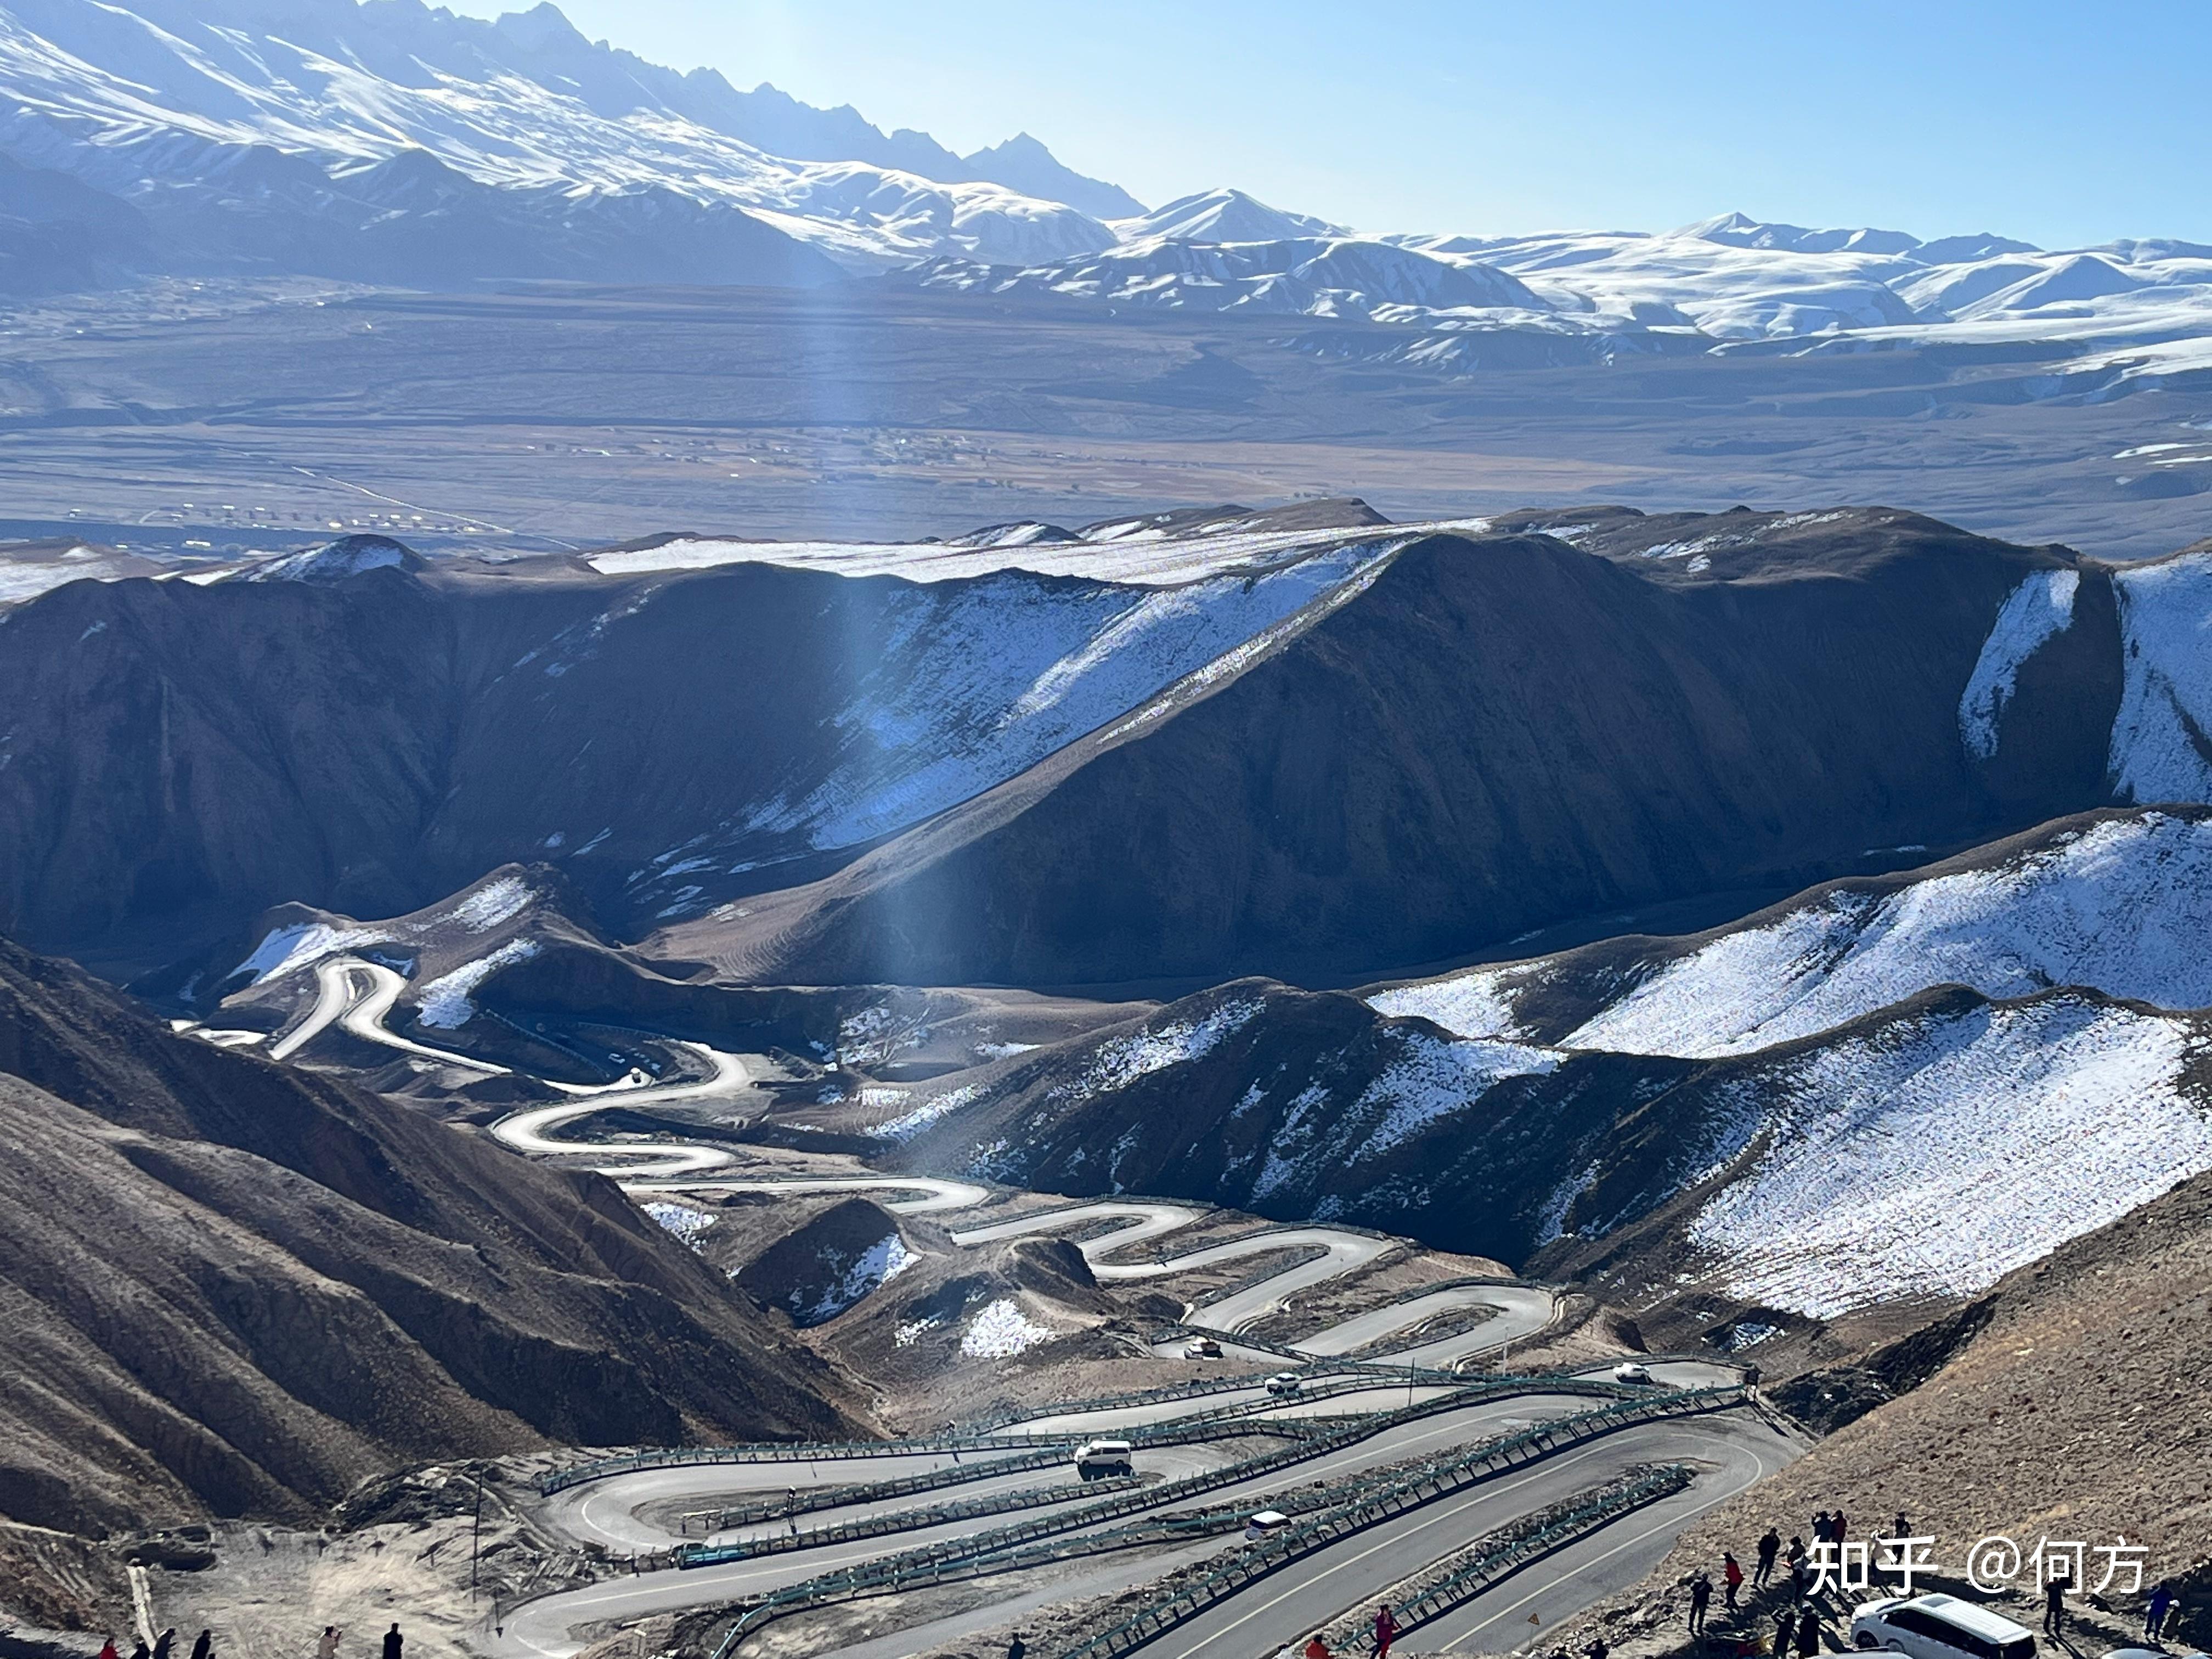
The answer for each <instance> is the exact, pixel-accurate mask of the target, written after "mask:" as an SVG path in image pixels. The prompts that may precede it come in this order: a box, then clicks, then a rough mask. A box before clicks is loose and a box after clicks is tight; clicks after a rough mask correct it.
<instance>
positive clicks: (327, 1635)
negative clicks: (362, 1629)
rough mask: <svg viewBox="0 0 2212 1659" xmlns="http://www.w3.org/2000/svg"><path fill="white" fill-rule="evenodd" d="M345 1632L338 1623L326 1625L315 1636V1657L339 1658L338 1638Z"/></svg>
mask: <svg viewBox="0 0 2212 1659" xmlns="http://www.w3.org/2000/svg"><path fill="white" fill-rule="evenodd" d="M344 1634H345V1632H343V1631H342V1630H340V1629H339V1628H338V1627H337V1626H336V1625H325V1626H323V1633H322V1634H321V1635H320V1636H319V1637H317V1638H315V1659H338V1638H340V1637H341V1636H343V1635H344Z"/></svg>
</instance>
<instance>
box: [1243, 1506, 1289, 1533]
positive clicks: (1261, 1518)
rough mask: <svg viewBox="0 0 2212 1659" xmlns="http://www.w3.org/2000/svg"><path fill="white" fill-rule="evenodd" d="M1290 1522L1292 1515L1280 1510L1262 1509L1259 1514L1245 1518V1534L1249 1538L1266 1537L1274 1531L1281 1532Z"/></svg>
mask: <svg viewBox="0 0 2212 1659" xmlns="http://www.w3.org/2000/svg"><path fill="white" fill-rule="evenodd" d="M1290 1524H1291V1517H1290V1516H1287V1515H1285V1514H1284V1513H1283V1512H1282V1511H1281V1510H1261V1511H1260V1512H1259V1513H1258V1514H1256V1515H1253V1516H1247V1517H1246V1518H1245V1522H1244V1536H1245V1537H1246V1538H1248V1539H1252V1538H1265V1537H1267V1536H1268V1535H1269V1534H1272V1533H1278V1532H1280V1531H1281V1530H1282V1529H1283V1528H1285V1527H1287V1526H1289V1525H1290Z"/></svg>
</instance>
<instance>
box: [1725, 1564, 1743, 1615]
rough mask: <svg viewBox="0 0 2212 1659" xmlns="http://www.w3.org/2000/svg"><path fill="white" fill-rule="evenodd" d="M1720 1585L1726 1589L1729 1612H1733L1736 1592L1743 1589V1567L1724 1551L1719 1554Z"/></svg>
mask: <svg viewBox="0 0 2212 1659" xmlns="http://www.w3.org/2000/svg"><path fill="white" fill-rule="evenodd" d="M1721 1583H1722V1584H1723V1586H1724V1587H1725V1588H1726V1589H1727V1591H1728V1594H1727V1596H1726V1597H1725V1601H1726V1605H1727V1607H1728V1608H1729V1611H1730V1612H1731V1613H1733V1612H1734V1611H1735V1595H1736V1592H1737V1591H1738V1590H1740V1589H1742V1588H1743V1565H1742V1563H1741V1562H1739V1561H1738V1560H1737V1559H1735V1557H1734V1556H1733V1555H1730V1554H1729V1553H1728V1552H1727V1551H1726V1550H1723V1551H1722V1552H1721Z"/></svg>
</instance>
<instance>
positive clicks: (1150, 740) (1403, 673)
mask: <svg viewBox="0 0 2212 1659" xmlns="http://www.w3.org/2000/svg"><path fill="white" fill-rule="evenodd" d="M1726 516H1727V515H1723V519H1725V518H1726ZM1847 516H1848V518H1849V520H1850V521H1849V522H1845V523H1828V524H1825V525H1821V526H1807V527H1803V528H1796V529H1792V528H1790V527H1788V526H1784V528H1783V529H1782V530H1780V531H1779V532H1776V531H1773V530H1771V529H1769V530H1768V531H1766V532H1765V533H1747V534H1746V535H1745V536H1743V537H1742V538H1741V543H1740V544H1739V545H1736V546H1734V547H1731V548H1723V549H1721V550H1717V551H1715V552H1714V553H1712V554H1711V555H1710V556H1708V557H1707V559H1706V560H1705V563H1704V565H1703V567H1702V568H1697V566H1698V562H1697V561H1696V560H1695V559H1692V560H1690V561H1688V562H1682V561H1670V560H1668V559H1665V558H1663V557H1658V556H1646V555H1643V554H1640V553H1638V552H1637V551H1625V552H1622V553H1620V554H1617V555H1613V556H1593V555H1592V554H1590V553H1587V552H1583V551H1580V550H1577V549H1575V548H1573V547H1571V546H1569V545H1567V544H1565V543H1564V542H1562V541H1559V540H1557V539H1553V538H1547V537H1538V536H1516V537H1504V538H1486V539H1481V540H1474V541H1469V540H1465V539H1461V538H1455V537H1435V538H1430V539H1427V540H1425V541H1422V542H1419V544H1416V545H1413V546H1412V547H1409V548H1407V549H1406V550H1404V551H1402V552H1401V553H1400V554H1399V555H1398V556H1396V557H1395V560H1393V561H1392V562H1390V564H1389V566H1388V567H1387V568H1384V569H1383V571H1382V572H1381V573H1380V574H1378V575H1376V577H1375V578H1374V579H1373V581H1372V585H1371V586H1369V587H1368V588H1367V589H1366V591H1364V592H1362V593H1360V594H1358V596H1357V597H1355V598H1353V599H1350V600H1349V601H1348V602H1346V603H1344V604H1342V605H1340V606H1339V607H1337V608H1336V609H1334V611H1330V612H1328V614H1326V615H1324V616H1322V617H1320V619H1318V620H1316V621H1315V622H1314V623H1313V624H1312V625H1311V626H1310V628H1308V629H1305V630H1304V632H1302V633H1299V634H1297V635H1295V636H1293V637H1291V638H1290V639H1288V640H1287V641H1284V642H1282V643H1280V644H1279V645H1278V646H1277V647H1275V648H1273V650H1272V651H1270V652H1268V653H1264V654H1262V655H1261V656H1260V658H1259V659H1258V660H1256V661H1255V662H1252V663H1251V664H1250V665H1249V666H1246V665H1241V664H1240V665H1239V666H1243V671H1242V672H1241V674H1237V675H1235V676H1234V677H1233V678H1231V677H1229V676H1220V677H1218V678H1216V680H1215V682H1214V685H1215V686H1218V689H1212V688H1209V689H1212V695H1210V696H1203V697H1200V698H1199V699H1197V700H1195V701H1190V700H1188V699H1186V700H1184V701H1183V702H1182V703H1181V704H1180V705H1178V706H1177V707H1176V708H1173V709H1171V710H1169V711H1166V713H1165V715H1164V717H1162V718H1158V719H1156V720H1150V721H1127V722H1124V723H1123V724H1122V725H1121V726H1119V727H1117V728H1115V729H1114V730H1113V731H1111V732H1109V733H1107V734H1105V735H1103V736H1102V737H1100V738H1093V739H1091V740H1089V741H1088V742H1087V743H1086V744H1079V745H1077V746H1075V747H1074V748H1072V749H1070V750H1066V751H1063V753H1062V754H1060V755H1059V756H1056V757H1054V759H1053V761H1052V762H1050V763H1048V765H1047V766H1046V767H1044V768H1041V769H1039V770H1038V772H1037V773H1036V775H1031V776H1027V777H1024V778H1020V779H1017V780H1015V781H1013V782H1012V783H1010V784H1009V785H1007V786H1006V787H1004V788H1002V789H1001V790H1000V791H998V792H996V793H994V794H992V795H987V796H984V797H983V798H981V799H980V800H978V801H976V802H974V803H972V804H970V805H969V806H967V807H964V808H963V809H961V810H960V811H957V812H955V813H953V814H950V815H947V817H945V818H943V819H940V820H939V821H938V822H936V823H932V824H930V825H928V826H927V827H926V828H924V829H921V830H919V831H916V832H915V833H914V834H912V835H910V836H908V837H905V838H903V839H902V840H900V841H896V842H892V843H890V845H888V846H885V847H884V848H879V849H878V850H877V851H875V852H874V853H872V854H870V855H868V856H867V857H866V859H864V860H861V861H860V862H859V863H858V864H856V865H854V866H852V867H850V868H848V870H846V871H844V872H840V873H839V874H838V875H836V876H835V877H833V878H829V879H828V880H826V881H824V882H823V883H821V884H818V885H817V886H815V887H813V888H811V889H809V890H804V891H801V892H798V893H793V894H787V895H783V896H780V897H779V898H778V899H777V900H776V901H775V902H773V903H770V904H761V903H748V904H747V905H745V906H744V907H743V913H742V914H740V913H738V912H737V911H725V912H722V913H718V914H717V915H714V916H711V917H708V918H703V919H702V920H701V921H696V922H690V923H685V924H681V925H678V927H673V928H671V930H670V931H669V932H668V933H665V934H664V935H663V936H662V937H661V939H659V941H658V942H657V943H656V945H655V946H654V947H653V948H655V949H659V950H661V951H665V953H666V954H668V955H671V956H673V957H690V958H695V959H696V958H704V959H711V960H715V961H719V962H721V963H725V964H726V965H727V966H728V967H730V968H731V969H733V970H735V971H738V972H740V973H742V974H744V975H749V976H753V977H757V978H761V979H765V980H770V981H775V980H796V981H809V982H838V981H855V980H896V981H915V982H923V983H963V982H977V981H985V982H991V981H996V982H1008V983H1017V984H1032V985H1034V984H1074V983H1085V982H1088V983H1113V982H1116V981H1140V980H1144V979H1146V978H1150V977H1153V976H1162V975H1171V976H1189V977H1192V978H1225V977H1229V976H1231V975H1236V974H1238V973H1249V972H1262V973H1267V974H1271V975H1276V976H1278V977H1284V978H1295V979H1301V980H1308V981H1316V980H1317V981H1323V982H1327V981H1331V980H1335V981H1339V982H1341V981H1342V980H1344V979H1346V978H1349V977H1352V976H1355V975H1357V974H1358V972H1359V970H1360V969H1362V968H1365V969H1369V970H1370V971H1385V970H1387V967H1388V965H1389V964H1393V963H1419V962H1425V961H1436V960H1439V959H1443V958H1446V957H1449V956H1452V955H1454V954H1457V953H1461V952H1465V951H1472V950H1475V949H1478V948H1480V947H1482V946H1485V945H1493V944H1496V943H1499V942H1503V941H1505V940H1510V939H1513V938H1515V937H1516V936H1517V935H1519V934H1522V933H1525V932H1528V931H1529V930H1531V929H1534V928H1538V927H1543V926H1545V925H1546V924H1547V923H1551V922H1555V921H1560V920H1562V919H1565V918H1567V917H1571V916H1577V915H1589V914H1592V913H1599V912H1606V911H1618V910H1621V909H1625V908H1630V907H1632V906H1635V905H1638V904H1643V903H1647V902H1654V901H1657V900H1661V899H1666V898H1671V897H1677V896H1682V895H1686V894H1692V893H1697V892H1700V891H1707V890H1723V889H1733V888H1745V887H1753V886H1760V885H1767V886H1780V887H1786V886H1791V885H1797V884H1802V883H1803V882H1805V881H1808V880H1812V879H1817V878H1819V876H1820V875H1821V874H1824V873H1828V872H1833V871H1836V870H1837V869H1838V867H1842V868H1850V867H1854V866H1857V867H1863V862H1862V861H1863V860H1864V859H1865V858H1866V857H1867V856H1868V855H1869V854H1879V853H1880V852H1881V851H1882V850H1883V849H1894V848H1899V846H1900V844H1904V843H1915V844H1919V845H1923V846H1925V845H1929V844H1933V845H1937V846H1945V845H1959V844H1963V843H1965V842H1970V841H1974V840H1978V839H1982V838H1984V837H1985V836H1988V835H1990V834H1992V833H1996V832H2000V831H2002V830H2003V829H2011V828H2016V827H2018V826H2020V825H2021V824H2024V823H2032V822H2034V821H2036V820H2037V819H2039V818H2042V817H2049V816H2051V815H2053V814H2054V813H2057V812H2059V811H2068V810H2073V809H2075V808H2078V807H2079V806H2081V805H2085V804H2093V803H2097V802H2100V801H2101V800H2103V799H2107V798H2108V797H2107V792H2106V752H2107V746H2108V742H2109V734H2110V732H2111V731H2112V724H2113V715H2114V709H2115V707H2116V705H2117V704H2118V701H2119V698H2120V678H2121V676H2120V669H2119V659H2118V637H2117V631H2116V629H2115V627H2114V623H2113V620H2112V599H2111V592H2110V588H2109V586H2108V585H2107V578H2106V576H2105V575H2104V574H2103V573H2101V572H2100V571H2097V570H2095V569H2090V570H2087V571H2084V572H2081V573H2080V574H2078V575H2077V574H2076V572H2075V568H2074V566H2073V562H2072V556H2070V555H2067V554H2064V553H2063V551H2062V552H2052V551H2048V550H2027V549H2021V548H2015V547H2009V546H2007V545H2005V544H2001V543H1995V542H1990V541H1985V540H1983V539H1980V538H1974V537H1969V536H1966V535H1963V534H1961V533H1960V532H1955V531H1952V530H1949V529H1947V528H1946V527H1944V526H1940V525H1936V524H1935V523H1932V522H1931V521H1929V520H1919V519H1914V518H1911V517H1910V516H1906V515H1898V514H1881V513H1867V514H1857V515H1847ZM1750 529H1751V531H1752V532H1757V531H1758V529H1759V527H1758V526H1750ZM2048 573H2058V574H2063V575H2065V576H2066V577H2068V578H2069V579H2071V580H2075V581H2076V582H2078V586H2079V590H2080V599H2079V603H2078V604H2075V605H2073V607H2072V619H2071V625H2070V626H2069V627H2067V628H2065V629H2063V630H2058V631H2056V632H2055V635H2054V636H2053V637H2051V638H2050V639H2049V640H2047V641H2040V642H2039V644H2040V649H2038V650H2035V651H2033V652H2032V653H2022V654H2023V657H2024V660H2023V661H2022V662H2021V663H2020V664H2019V665H2016V671H2015V672H2014V674H2013V675H2012V678H2011V679H2010V680H2009V681H2008V683H2007V685H2006V690H2007V692H2008V694H2009V695H2008V696H2007V697H2006V698H2003V699H2001V700H2000V701H1999V708H2000V710H2001V719H2000V718H1998V717H1997V716H1992V717H1991V720H1990V723H1989V729H1990V732H1992V733H1993V734H1994V735H1995V736H1996V737H1997V738H2001V739H2002V740H2001V741H1997V742H1995V743H1993V744H1991V745H1990V753H1989V754H1987V755H1986V756H1984V755H1982V754H1979V753H1977V752H1973V751H1972V750H1970V748H1969V746H1968V739H1967V737H1966V734H1965V728H1964V727H1963V726H1962V717H1961V712H1960V711H1961V697H1962V695H1963V694H1964V693H1965V692H1966V690H1967V688H1968V686H1969V683H1970V681H1971V680H1972V678H1973V677H1974V676H1975V674H1976V671H1977V665H1978V662H1979V660H1980V659H1981V658H1982V657H1983V654H1984V651H1985V648H1986V646H1987V642H1988V641H1990V637H1991V635H1992V619H1993V618H1996V617H1998V616H1999V615H2000V613H2001V612H2002V611H2003V609H2004V607H2005V606H2006V605H2008V599H2009V597H2010V596H2011V595H2013V594H2015V593H2016V592H2018V591H2019V589H2020V588H2021V585H2022V584H2023V582H2024V581H2027V580H2029V579H2030V578H2033V579H2034V580H2037V581H2039V582H2040V581H2043V580H2046V579H2047V575H2048ZM2071 598H2072V589H2071V588H2069V599H2071ZM1223 681H1225V682H1226V683H1223Z"/></svg>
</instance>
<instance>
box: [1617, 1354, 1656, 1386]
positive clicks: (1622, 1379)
mask: <svg viewBox="0 0 2212 1659" xmlns="http://www.w3.org/2000/svg"><path fill="white" fill-rule="evenodd" d="M1650 1380H1651V1367H1650V1366H1649V1365H1642V1364H1638V1363H1637V1362H1636V1361H1635V1360H1633V1359H1629V1360H1624V1361H1622V1362H1621V1363H1620V1364H1618V1365H1615V1366H1614V1367H1613V1381H1614V1382H1616V1383H1649V1382H1650Z"/></svg>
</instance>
